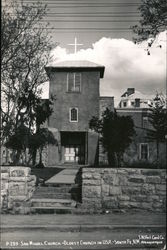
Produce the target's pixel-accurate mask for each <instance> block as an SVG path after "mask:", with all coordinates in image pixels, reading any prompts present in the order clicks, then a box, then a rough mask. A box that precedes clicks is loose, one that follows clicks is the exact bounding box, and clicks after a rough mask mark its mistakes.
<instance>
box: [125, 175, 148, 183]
mask: <svg viewBox="0 0 167 250" xmlns="http://www.w3.org/2000/svg"><path fill="white" fill-rule="evenodd" d="M128 181H129V182H134V183H135V184H136V183H144V181H145V177H144V176H141V175H140V176H138V175H133V176H131V177H130V178H129V179H128Z"/></svg>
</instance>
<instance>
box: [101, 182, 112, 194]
mask: <svg viewBox="0 0 167 250" xmlns="http://www.w3.org/2000/svg"><path fill="white" fill-rule="evenodd" d="M109 189H110V186H109V185H105V184H104V185H102V188H101V192H102V196H103V197H104V196H108V195H109Z"/></svg>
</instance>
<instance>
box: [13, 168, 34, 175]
mask: <svg viewBox="0 0 167 250" xmlns="http://www.w3.org/2000/svg"><path fill="white" fill-rule="evenodd" d="M30 172H31V169H30V168H29V167H10V177H24V176H28V175H30Z"/></svg>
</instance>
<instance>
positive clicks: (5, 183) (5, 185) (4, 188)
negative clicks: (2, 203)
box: [1, 180, 9, 193]
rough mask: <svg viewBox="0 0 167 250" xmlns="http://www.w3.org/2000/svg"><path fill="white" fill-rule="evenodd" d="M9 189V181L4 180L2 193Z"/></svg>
mask: <svg viewBox="0 0 167 250" xmlns="http://www.w3.org/2000/svg"><path fill="white" fill-rule="evenodd" d="M8 187H9V182H8V181H7V180H2V181H1V193H2V192H7V190H8Z"/></svg>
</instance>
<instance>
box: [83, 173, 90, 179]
mask: <svg viewBox="0 0 167 250" xmlns="http://www.w3.org/2000/svg"><path fill="white" fill-rule="evenodd" d="M82 178H83V179H92V173H83V174H82Z"/></svg>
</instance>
